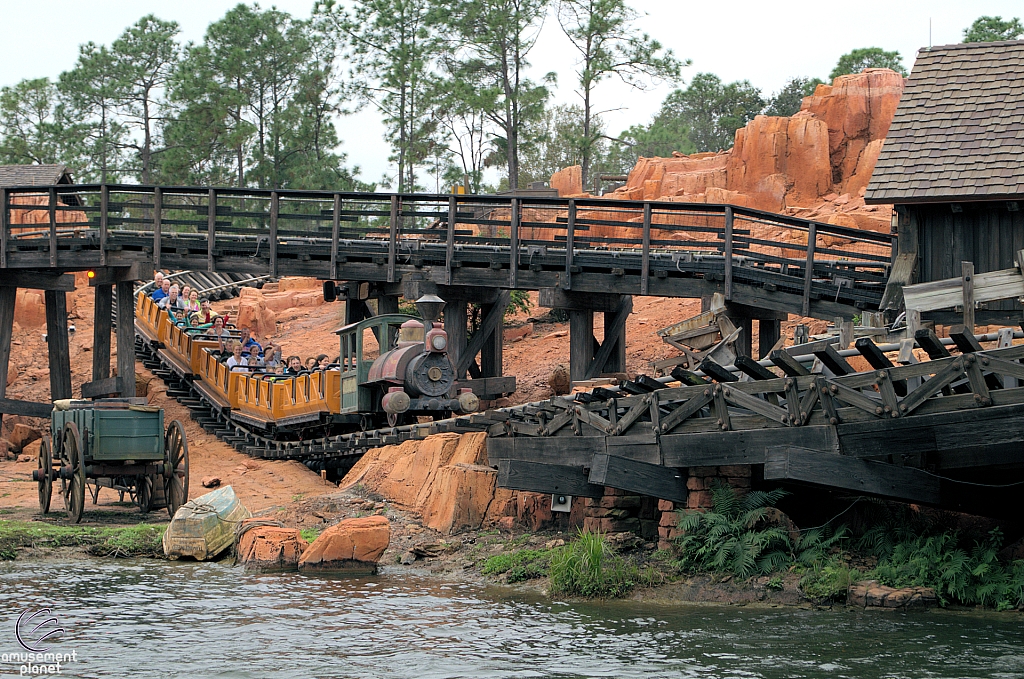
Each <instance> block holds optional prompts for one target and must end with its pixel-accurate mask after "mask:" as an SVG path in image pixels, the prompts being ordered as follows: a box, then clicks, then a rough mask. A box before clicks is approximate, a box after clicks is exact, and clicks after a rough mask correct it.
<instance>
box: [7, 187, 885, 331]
mask: <svg viewBox="0 0 1024 679" xmlns="http://www.w3.org/2000/svg"><path fill="white" fill-rule="evenodd" d="M0 220H2V224H0V226H2V229H0V266H3V267H7V266H17V265H18V264H17V263H15V261H16V260H17V259H18V257H19V255H20V251H22V250H30V251H34V252H36V253H37V255H38V253H40V252H45V253H46V255H47V260H48V263H49V265H50V266H51V267H60V266H61V265H62V264H67V263H69V262H70V261H71V260H72V259H74V257H73V256H72V254H71V253H74V252H80V251H83V250H84V251H93V250H98V252H99V259H100V262H99V264H100V265H102V264H103V263H105V261H106V258H107V256H108V253H109V252H111V251H112V250H116V249H117V248H118V247H142V248H146V249H149V250H151V252H152V257H153V260H154V264H155V265H156V266H157V267H160V266H161V265H162V260H163V259H165V258H167V257H169V256H170V255H171V254H174V255H175V256H176V257H187V258H189V263H190V267H191V268H199V266H201V264H200V263H199V262H197V261H196V260H201V259H202V258H203V256H204V254H205V259H206V268H208V269H209V270H216V269H217V267H218V266H221V265H222V264H223V262H225V261H242V260H243V259H244V260H245V261H247V262H249V263H250V272H253V271H257V270H259V269H261V268H265V271H266V274H268V275H272V276H276V275H278V268H279V262H280V261H281V259H282V257H284V258H299V259H302V258H306V259H309V258H311V257H313V258H316V259H318V260H326V259H328V258H329V261H322V264H323V267H322V269H323V271H322V273H321V271H320V270H319V269H318V270H317V272H318V275H324V276H325V277H332V278H342V277H344V276H345V269H346V263H347V260H348V257H349V255H350V254H352V252H353V251H355V250H359V251H360V252H361V253H362V254H363V255H365V256H367V257H372V258H374V261H377V263H379V264H380V263H383V264H384V265H385V266H386V271H387V278H388V280H389V281H394V280H397V279H398V278H400V274H399V272H398V268H399V267H400V266H401V265H402V264H404V263H405V262H408V261H410V260H411V259H415V258H426V259H427V260H429V263H430V265H431V266H434V267H439V266H443V267H444V269H445V272H446V274H445V276H446V279H447V280H448V282H451V280H452V275H453V274H452V272H453V271H455V270H456V269H457V268H458V267H459V266H460V257H461V254H460V253H462V252H463V251H465V250H466V249H474V248H475V249H490V250H493V252H494V255H493V260H494V262H495V263H492V266H494V267H498V268H501V269H503V270H507V275H508V279H507V283H505V285H507V286H508V287H511V288H515V287H517V285H518V284H519V283H520V281H519V280H518V279H519V277H520V272H522V271H524V270H531V269H533V268H534V267H540V268H543V269H546V270H551V269H556V270H558V271H560V272H564V274H560V275H561V279H560V284H561V286H562V287H563V288H566V289H571V288H572V279H573V276H574V275H576V274H578V273H580V272H582V271H585V270H586V268H587V265H588V262H589V261H590V259H589V258H590V257H591V256H592V255H593V254H594V253H607V252H612V253H615V256H617V257H620V258H621V262H622V270H623V274H624V275H625V274H628V275H636V276H637V277H638V278H639V281H640V283H639V288H640V289H639V290H638V291H637V292H639V293H640V294H648V291H649V287H650V281H651V277H652V275H653V274H654V269H656V268H659V269H661V270H662V271H664V270H665V269H666V268H667V269H669V270H671V269H673V268H674V269H677V270H678V271H679V272H684V273H690V274H694V275H703V276H705V277H706V278H711V279H713V280H721V281H722V282H723V283H724V289H725V292H726V297H727V299H728V298H730V297H731V292H732V286H733V284H734V283H735V282H737V281H742V282H744V283H756V284H759V285H762V286H767V287H771V286H774V287H775V288H777V289H782V290H786V291H788V292H792V293H797V294H801V295H802V296H803V297H804V312H805V313H807V311H808V307H809V304H810V300H811V299H815V298H832V297H835V298H837V299H838V298H840V297H842V298H844V299H847V300H849V301H862V302H866V303H871V302H877V299H878V298H879V297H880V296H881V288H882V287H883V286H884V282H885V279H886V277H887V275H888V268H889V265H890V261H891V257H892V252H891V251H892V239H891V236H890V235H889V234H883V233H877V232H874V231H869V230H862V229H857V228H851V227H845V226H838V225H831V224H823V223H820V222H814V221H811V220H806V219H800V218H797V217H792V216H787V215H779V214H773V213H768V212H761V211H757V210H752V209H749V208H744V207H738V206H730V205H710V204H693V203H681V202H671V201H624V200H608V199H602V198H576V199H573V198H555V197H547V196H530V195H521V196H510V195H497V196H474V195H433V194H410V195H397V194H379V193H341V192H329V191H293V190H280V191H276V190H264V189H238V188H220V187H212V188H211V187H175V186H138V185H75V186H58V187H45V188H40V187H22V188H7V189H0ZM172 233H173V234H174V236H175V238H174V241H173V243H171V241H170V239H168V238H166V237H165V236H167V235H170V234H172ZM357 245H358V247H356V246H357ZM182 253H183V254H182ZM501 253H504V254H503V255H502V254H501ZM380 258H384V260H383V262H381V261H380ZM260 263H262V264H260Z"/></svg>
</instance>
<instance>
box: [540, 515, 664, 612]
mask: <svg viewBox="0 0 1024 679" xmlns="http://www.w3.org/2000/svg"><path fill="white" fill-rule="evenodd" d="M548 572H549V575H550V577H551V593H552V594H565V595H568V596H581V597H596V598H614V597H619V596H624V595H625V594H627V593H629V592H630V591H631V590H632V589H633V588H634V587H636V586H638V585H640V586H650V585H651V583H652V581H653V579H654V577H655V576H654V573H653V570H651V569H645V570H644V571H641V570H640V568H638V567H637V566H636V565H634V564H632V563H629V562H627V561H626V560H625V559H623V558H622V557H621V556H619V555H618V554H616V553H615V550H614V549H613V548H612V547H611V545H609V544H608V541H607V540H606V539H605V537H604V536H603V535H602V534H600V533H591V532H590V531H587V530H581V531H579V533H578V534H577V536H576V539H575V540H573V541H572V542H570V543H569V544H567V545H565V546H564V547H559V548H557V549H556V550H554V551H553V553H552V555H551V561H550V567H549V570H548Z"/></svg>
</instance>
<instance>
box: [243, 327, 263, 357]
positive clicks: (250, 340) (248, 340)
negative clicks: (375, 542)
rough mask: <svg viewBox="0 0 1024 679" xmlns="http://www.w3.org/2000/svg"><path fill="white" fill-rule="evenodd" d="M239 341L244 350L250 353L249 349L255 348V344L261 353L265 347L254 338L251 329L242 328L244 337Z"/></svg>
mask: <svg viewBox="0 0 1024 679" xmlns="http://www.w3.org/2000/svg"><path fill="white" fill-rule="evenodd" d="M238 341H239V342H241V343H242V348H243V349H245V350H246V351H249V347H251V346H253V345H254V344H255V345H256V347H257V348H258V349H259V350H260V351H261V352H262V351H263V345H261V344H260V343H259V342H257V341H256V339H255V338H254V337H253V336H252V331H251V330H250V329H249V328H242V336H241V337H240V338H239V339H238Z"/></svg>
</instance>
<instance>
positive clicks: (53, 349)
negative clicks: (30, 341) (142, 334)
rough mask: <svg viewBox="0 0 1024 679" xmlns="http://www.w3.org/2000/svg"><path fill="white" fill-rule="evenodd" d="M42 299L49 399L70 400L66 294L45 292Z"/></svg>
mask: <svg viewBox="0 0 1024 679" xmlns="http://www.w3.org/2000/svg"><path fill="white" fill-rule="evenodd" d="M43 298H44V300H45V303H46V344H47V347H48V354H49V359H50V399H51V400H57V399H59V398H71V350H70V347H69V346H68V306H67V293H65V292H63V291H60V290H47V291H45V292H44V293H43ZM134 339H135V327H134V326H132V341H134Z"/></svg>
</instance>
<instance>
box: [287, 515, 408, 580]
mask: <svg viewBox="0 0 1024 679" xmlns="http://www.w3.org/2000/svg"><path fill="white" fill-rule="evenodd" d="M390 542H391V524H390V522H389V521H388V520H387V519H386V518H385V517H383V516H376V515H375V516H364V517H362V518H359V519H345V520H343V521H341V522H339V523H336V524H335V525H333V526H331V527H330V528H328V529H327V530H325V531H324V532H323V533H321V534H320V535H319V537H317V539H316V540H314V541H313V544H311V545H310V546H309V547H308V548H307V549H306V551H304V552H303V553H302V556H301V557H300V558H299V570H300V571H328V572H336V573H353V574H358V573H375V572H376V571H377V562H378V561H379V560H380V557H381V555H382V554H384V550H386V549H387V548H388V544H390Z"/></svg>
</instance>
